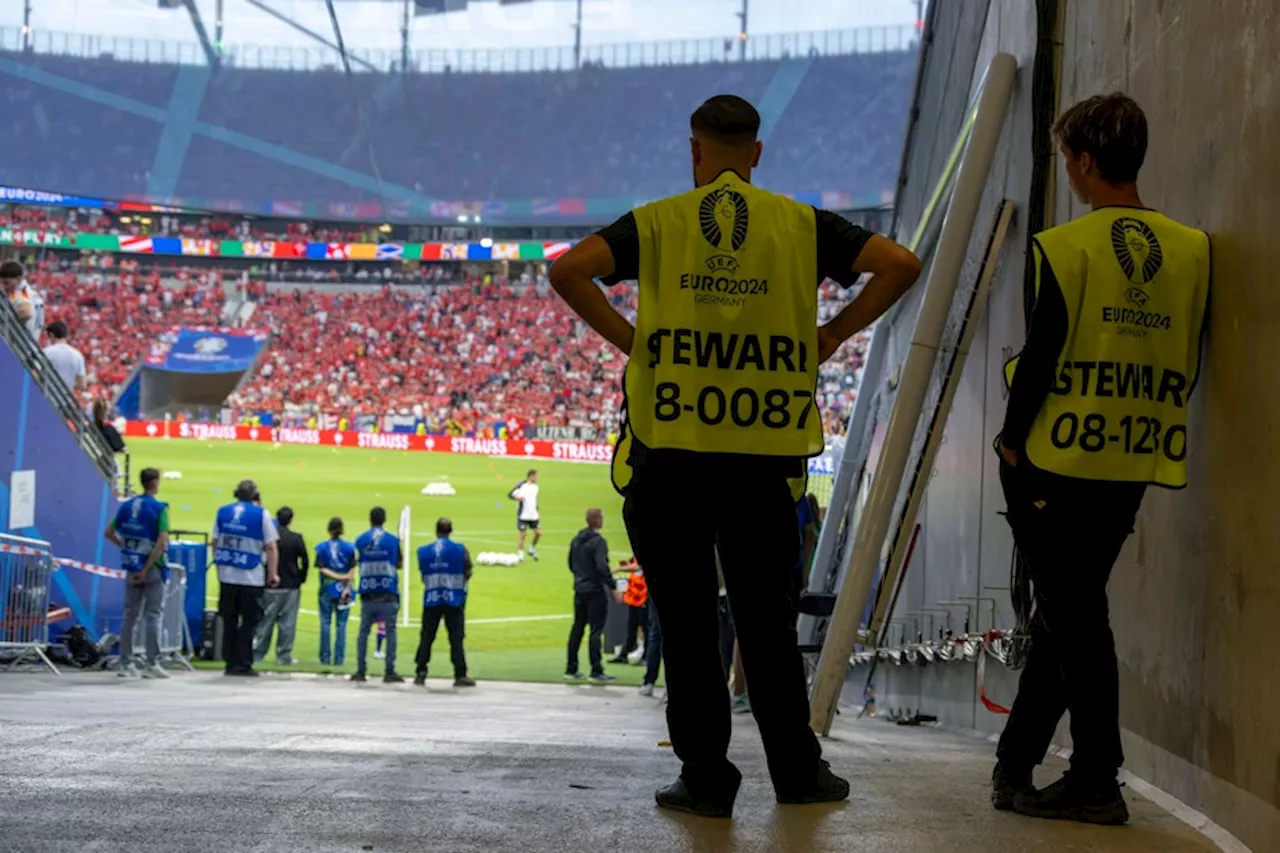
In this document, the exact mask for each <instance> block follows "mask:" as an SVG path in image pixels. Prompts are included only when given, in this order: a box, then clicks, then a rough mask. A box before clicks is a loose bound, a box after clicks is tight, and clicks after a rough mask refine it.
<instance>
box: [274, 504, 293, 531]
mask: <svg viewBox="0 0 1280 853" xmlns="http://www.w3.org/2000/svg"><path fill="white" fill-rule="evenodd" d="M276 521H278V522H280V523H281V524H283V525H284V526H285V527H288V526H289V523H290V522H292V521H293V510H292V509H291V508H289V507H287V506H282V507H280V508H279V509H278V510H276Z"/></svg>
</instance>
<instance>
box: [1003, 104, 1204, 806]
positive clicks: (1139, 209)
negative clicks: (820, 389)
mask: <svg viewBox="0 0 1280 853" xmlns="http://www.w3.org/2000/svg"><path fill="white" fill-rule="evenodd" d="M1054 136H1055V137H1056V139H1057V142H1058V144H1059V146H1060V147H1061V150H1062V156H1063V160H1064V162H1065V164H1066V169H1067V176H1068V177H1069V178H1070V181H1071V188H1072V189H1073V190H1074V191H1075V194H1076V195H1077V197H1078V198H1079V199H1080V201H1081V203H1083V204H1088V205H1090V206H1091V207H1092V208H1093V209H1092V212H1090V213H1088V214H1086V215H1084V216H1082V217H1081V218H1080V219H1077V220H1075V221H1074V222H1069V223H1067V224H1065V225H1060V226H1058V227H1056V228H1051V229H1049V230H1048V231H1044V232H1042V233H1040V234H1037V235H1036V237H1035V239H1034V240H1033V241H1032V246H1031V249H1032V261H1033V269H1032V273H1033V276H1034V279H1033V282H1032V284H1033V285H1034V288H1035V297H1036V298H1035V306H1034V309H1033V311H1032V315H1031V325H1030V328H1029V329H1028V331H1027V342H1026V346H1025V348H1024V349H1023V351H1022V353H1021V355H1020V356H1019V357H1018V358H1017V359H1016V360H1015V361H1013V362H1011V363H1010V365H1008V367H1007V369H1006V376H1011V377H1012V384H1011V388H1010V392H1009V408H1008V411H1007V412H1006V414H1005V420H1004V428H1003V430H1002V432H1001V433H1000V437H999V438H998V439H997V442H996V448H997V450H998V451H999V454H1000V460H1001V464H1000V479H1001V483H1002V484H1003V486H1004V492H1005V499H1006V501H1007V504H1008V508H1009V511H1008V520H1009V524H1010V526H1011V527H1012V528H1013V537H1014V541H1015V542H1016V543H1017V546H1018V549H1019V551H1020V552H1021V553H1022V555H1023V557H1024V559H1025V561H1026V564H1027V566H1028V568H1029V571H1030V575H1031V580H1032V583H1033V585H1034V594H1035V614H1034V616H1033V618H1032V622H1031V649H1030V653H1029V656H1028V658H1027V665H1026V667H1025V668H1024V669H1023V670H1022V676H1021V680H1020V682H1019V684H1018V695H1017V698H1016V700H1015V701H1014V703H1013V709H1012V712H1011V713H1010V715H1009V720H1008V722H1007V723H1006V724H1005V729H1004V733H1003V735H1002V736H1001V738H1000V746H999V749H998V755H999V763H998V764H997V765H996V769H995V772H994V774H993V790H992V802H993V804H994V805H995V807H996V808H998V809H1010V808H1013V809H1016V810H1017V811H1018V812H1020V813H1022V814H1026V815H1032V816H1038V817H1051V818H1066V819H1071V820H1081V821H1087V822H1091V823H1103V824H1116V823H1124V822H1125V821H1126V820H1128V817H1129V812H1128V808H1127V807H1126V805H1125V801H1124V798H1123V797H1122V796H1121V794H1120V788H1119V786H1118V784H1117V783H1116V774H1117V772H1118V771H1119V768H1120V765H1121V763H1122V762H1123V760H1124V756H1123V753H1122V751H1121V748H1120V723H1119V673H1118V666H1117V662H1116V650H1115V640H1114V638H1113V636H1112V634H1111V625H1110V621H1109V618H1108V610H1107V579H1108V578H1109V577H1110V575H1111V568H1112V565H1113V564H1114V563H1115V560H1116V557H1117V556H1118V555H1119V553H1120V549H1121V547H1122V546H1123V544H1124V541H1125V539H1127V538H1128V536H1129V534H1130V533H1132V532H1133V524H1134V519H1135V517H1136V516H1137V512H1138V507H1139V505H1140V504H1141V503H1142V498H1143V495H1144V493H1145V492H1146V489H1147V486H1148V485H1157V486H1165V487H1167V488H1181V487H1183V486H1185V485H1186V482H1187V471H1186V456H1187V448H1188V440H1187V402H1188V397H1189V395H1190V393H1191V389H1192V387H1193V386H1194V385H1195V381H1196V376H1197V374H1198V372H1199V364H1200V342H1201V337H1202V331H1203V327H1204V321H1205V316H1206V311H1207V305H1208V295H1209V238H1208V236H1207V235H1206V234H1205V233H1204V232H1202V231H1197V230H1195V229H1192V228H1187V227H1186V226H1184V225H1181V224H1179V223H1177V222H1175V221H1173V220H1172V219H1169V218H1168V217H1166V216H1163V215H1162V214H1160V213H1157V212H1156V211H1154V210H1151V209H1150V208H1148V207H1145V206H1144V205H1143V204H1142V200H1141V199H1140V198H1139V197H1138V186H1137V179H1138V171H1139V169H1140V168H1141V167H1142V162H1143V159H1144V158H1145V156H1146V150H1147V121H1146V117H1145V116H1144V115H1143V113H1142V110H1141V108H1139V106H1138V105H1137V104H1136V103H1134V102H1133V101H1132V100H1130V99H1129V98H1127V97H1125V96H1124V95H1122V94H1118V93H1117V94H1113V95H1107V96H1100V97H1095V98H1090V99H1089V100H1087V101H1084V102H1082V103H1079V104H1077V105H1075V106H1074V107H1072V108H1071V109H1069V110H1067V111H1066V112H1065V113H1064V114H1063V115H1062V116H1061V117H1060V118H1059V119H1058V121H1057V123H1056V124H1055V126H1054ZM1067 710H1070V711H1071V740H1072V745H1073V752H1072V755H1071V772H1070V773H1069V774H1068V775H1066V776H1065V777H1063V779H1061V780H1060V781H1058V782H1057V783H1055V784H1053V785H1050V786H1049V787H1048V788H1045V789H1043V790H1041V791H1036V790H1035V789H1034V788H1032V787H1031V771H1032V768H1033V767H1035V765H1037V764H1039V763H1040V762H1041V761H1043V760H1044V756H1045V751H1046V750H1047V749H1048V747H1049V742H1050V740H1051V739H1052V737H1053V733H1054V730H1055V729H1056V728H1057V725H1058V722H1059V721H1060V720H1061V719H1062V715H1063V712H1064V711H1067Z"/></svg>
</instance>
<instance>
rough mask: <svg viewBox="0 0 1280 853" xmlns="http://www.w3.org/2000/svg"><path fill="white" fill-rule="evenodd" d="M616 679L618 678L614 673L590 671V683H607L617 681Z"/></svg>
mask: <svg viewBox="0 0 1280 853" xmlns="http://www.w3.org/2000/svg"><path fill="white" fill-rule="evenodd" d="M617 680H618V677H617V676H616V675H609V674H608V673H604V672H593V673H591V683H592V684H608V683H610V682H612V681H617Z"/></svg>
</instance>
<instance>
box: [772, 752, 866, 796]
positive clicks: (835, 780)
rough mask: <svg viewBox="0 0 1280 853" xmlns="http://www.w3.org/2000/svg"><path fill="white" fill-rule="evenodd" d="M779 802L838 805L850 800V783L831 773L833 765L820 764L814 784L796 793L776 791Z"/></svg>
mask: <svg viewBox="0 0 1280 853" xmlns="http://www.w3.org/2000/svg"><path fill="white" fill-rule="evenodd" d="M776 793H777V796H778V802H780V803H784V804H787V805H804V804H807V803H838V802H840V801H841V800H847V799H849V783H848V782H847V781H846V780H844V779H841V778H840V777H839V776H837V775H836V774H834V773H832V772H831V765H830V764H828V763H827V762H825V761H819V762H818V770H817V772H816V773H815V774H814V778H813V782H812V783H810V784H809V785H806V786H804V787H803V788H800V789H797V790H794V791H776Z"/></svg>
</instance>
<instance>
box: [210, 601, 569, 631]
mask: <svg viewBox="0 0 1280 853" xmlns="http://www.w3.org/2000/svg"><path fill="white" fill-rule="evenodd" d="M205 604H206V605H209V604H217V599H206V600H205ZM298 612H299V613H302V614H305V615H307V616H319V615H320V611H318V610H307V609H306V608H304V607H300V608H298ZM572 618H573V614H572V613H555V614H551V615H546V616H496V617H492V618H490V619H468V620H467V624H468V625H506V624H509V623H513V622H551V621H554V620H556V619H572ZM409 624H410V625H411V626H413V625H421V624H422V622H421V620H418V619H410V620H409Z"/></svg>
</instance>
